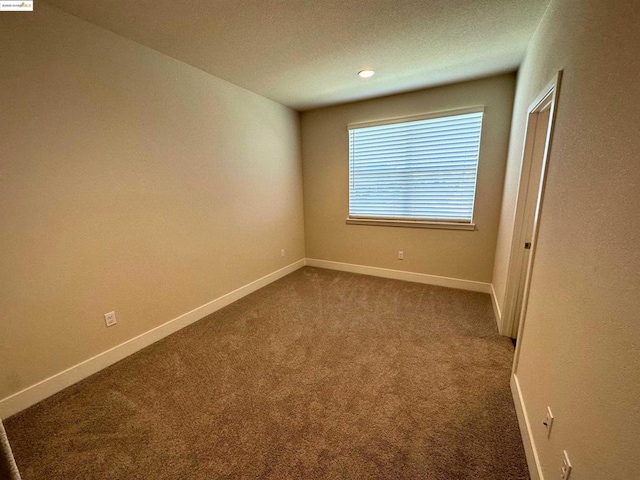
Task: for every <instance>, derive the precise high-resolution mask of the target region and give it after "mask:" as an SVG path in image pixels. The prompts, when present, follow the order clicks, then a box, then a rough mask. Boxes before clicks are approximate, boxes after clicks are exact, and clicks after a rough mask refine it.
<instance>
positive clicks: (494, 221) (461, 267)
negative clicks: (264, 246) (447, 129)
mask: <svg viewBox="0 0 640 480" xmlns="http://www.w3.org/2000/svg"><path fill="white" fill-rule="evenodd" d="M514 85H515V77H514V75H513V74H507V75H501V76H497V77H492V78H487V79H482V80H477V81H472V82H466V83H460V84H456V85H449V86H444V87H439V88H433V89H429V90H422V91H419V92H413V93H406V94H402V95H395V96H391V97H385V98H379V99H374V100H367V101H363V102H357V103H351V104H346V105H340V106H335V107H328V108H322V109H318V110H312V111H308V112H304V113H303V114H302V145H303V172H304V175H303V178H304V210H305V238H306V252H307V257H309V258H315V259H321V260H330V261H336V262H344V263H352V264H357V265H367V266H374V267H382V268H391V269H397V270H404V271H409V272H417V273H425V274H431V275H439V276H445V277H452V278H459V279H464V280H474V281H480V282H490V281H491V273H492V269H493V259H494V252H495V242H496V234H497V230H498V216H499V210H500V199H501V194H502V181H503V177H504V168H505V162H506V154H507V144H508V134H509V124H510V117H511V110H512V105H513V103H512V102H513V94H514ZM478 105H484V106H486V110H485V117H484V121H483V132H482V139H481V146H480V163H479V171H478V186H477V193H476V207H475V223H476V225H477V229H476V230H475V231H459V230H458V231H456V230H437V229H420V228H400V227H380V226H369V225H366V226H365V225H346V224H345V220H346V218H347V215H348V202H349V187H348V185H349V182H348V178H349V165H348V159H349V153H348V147H349V140H348V136H347V125H348V124H349V123H355V122H364V121H370V120H379V119H385V118H393V117H401V116H406V115H417V114H421V113H427V112H437V111H442V110H451V109H456V108H464V107H469V106H478ZM398 250H403V251H404V260H398V259H397V251H398Z"/></svg>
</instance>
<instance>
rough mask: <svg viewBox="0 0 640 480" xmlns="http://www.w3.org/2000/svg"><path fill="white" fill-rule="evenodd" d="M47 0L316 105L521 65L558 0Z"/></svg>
mask: <svg viewBox="0 0 640 480" xmlns="http://www.w3.org/2000/svg"><path fill="white" fill-rule="evenodd" d="M47 3H49V4H51V5H54V6H57V7H59V8H61V9H62V10H65V11H66V12H69V13H71V14H73V15H75V16H77V17H80V18H82V19H84V20H87V21H89V22H92V23H94V24H96V25H99V26H101V27H103V28H106V29H108V30H111V31H113V32H115V33H117V34H119V35H122V36H124V37H127V38H129V39H131V40H134V41H136V42H138V43H141V44H143V45H146V46H148V47H150V48H153V49H155V50H158V51H160V52H162V53H164V54H166V55H169V56H171V57H173V58H176V59H178V60H181V61H183V62H185V63H188V64H190V65H193V66H195V67H198V68H200V69H202V70H204V71H206V72H209V73H211V74H213V75H215V76H217V77H220V78H223V79H225V80H227V81H229V82H232V83H234V84H236V85H239V86H241V87H244V88H246V89H248V90H251V91H253V92H256V93H258V94H260V95H263V96H265V97H268V98H270V99H272V100H275V101H277V102H280V103H282V104H284V105H287V106H289V107H292V108H294V109H296V110H308V109H311V108H315V107H320V106H325V105H330V104H336V103H342V102H347V101H353V100H360V99H364V98H371V97H376V96H381V95H386V94H391V93H398V92H404V91H409V90H415V89H419V88H424V87H429V86H434V85H441V84H443V83H451V82H456V81H461V80H467V79H471V78H477V77H481V76H486V75H491V74H496V73H502V72H506V71H510V70H515V69H516V68H517V67H518V65H519V64H520V62H521V60H522V58H523V56H524V51H525V48H526V46H527V42H528V41H529V38H530V37H531V36H532V34H533V32H534V31H535V29H536V27H537V25H538V22H539V21H540V19H541V18H542V15H543V13H544V10H545V8H546V7H547V4H548V3H549V0H153V1H144V0H142V1H131V0H109V1H96V0H47ZM36 8H37V6H36ZM365 67H370V68H373V69H374V70H376V72H377V73H376V75H375V76H374V77H373V78H371V79H366V80H363V79H360V78H359V77H358V76H357V75H356V73H357V72H358V71H359V70H361V69H363V68H365Z"/></svg>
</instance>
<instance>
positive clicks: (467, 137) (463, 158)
mask: <svg viewBox="0 0 640 480" xmlns="http://www.w3.org/2000/svg"><path fill="white" fill-rule="evenodd" d="M482 115H483V111H482V109H479V108H476V109H470V110H465V111H457V112H448V113H440V114H434V115H423V116H421V117H412V118H410V119H409V118H404V119H397V120H390V121H386V122H377V123H366V124H357V125H349V218H348V219H347V223H368V224H378V225H382V224H384V225H394V224H395V225H402V226H434V227H444V228H463V229H473V224H472V221H473V206H474V198H475V190H476V178H477V172H478V156H479V152H480V131H481V128H482Z"/></svg>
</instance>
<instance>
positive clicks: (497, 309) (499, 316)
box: [491, 283, 508, 336]
mask: <svg viewBox="0 0 640 480" xmlns="http://www.w3.org/2000/svg"><path fill="white" fill-rule="evenodd" d="M491 305H493V313H494V315H495V316H496V325H497V326H498V332H499V333H500V335H504V333H503V332H502V312H501V311H500V304H499V303H498V297H497V296H496V289H495V288H493V283H492V284H491ZM507 336H508V335H507Z"/></svg>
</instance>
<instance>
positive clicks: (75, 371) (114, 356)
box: [0, 258, 306, 419]
mask: <svg viewBox="0 0 640 480" xmlns="http://www.w3.org/2000/svg"><path fill="white" fill-rule="evenodd" d="M305 263H306V262H305V259H304V258H303V259H301V260H298V261H297V262H294V263H292V264H290V265H287V266H286V267H284V268H281V269H280V270H276V271H275V272H273V273H270V274H268V275H265V276H264V277H262V278H259V279H258V280H255V281H253V282H251V283H248V284H247V285H244V286H242V287H240V288H238V289H236V290H233V291H232V292H229V293H227V294H226V295H223V296H221V297H219V298H216V299H215V300H213V301H211V302H209V303H206V304H205V305H202V306H200V307H198V308H196V309H194V310H191V311H190V312H187V313H185V314H183V315H180V316H179V317H177V318H174V319H173V320H169V321H168V322H166V323H163V324H162V325H159V326H157V327H155V328H153V329H151V330H149V331H147V332H145V333H143V334H140V335H138V336H137V337H134V338H132V339H130V340H127V341H126V342H124V343H121V344H120V345H117V346H115V347H113V348H111V349H109V350H107V351H105V352H102V353H100V354H98V355H96V356H95V357H91V358H89V359H88V360H85V361H83V362H81V363H79V364H77V365H74V366H73V367H70V368H68V369H66V370H64V371H62V372H60V373H57V374H55V375H53V376H51V377H49V378H47V379H45V380H42V381H41V382H38V383H36V384H35V385H32V386H30V387H27V388H25V389H24V390H21V391H20V392H17V393H14V394H13V395H10V396H9V397H6V398H4V399H2V400H0V419H5V418H7V417H10V416H11V415H14V414H16V413H18V412H20V411H22V410H24V409H25V408H28V407H30V406H31V405H34V404H36V403H38V402H40V401H41V400H44V399H45V398H47V397H50V396H51V395H53V394H55V393H58V392H59V391H61V390H64V389H65V388H67V387H69V386H71V385H73V384H74V383H77V382H79V381H80V380H83V379H85V378H87V377H88V376H90V375H93V374H94V373H97V372H99V371H100V370H102V369H104V368H106V367H108V366H110V365H113V364H114V363H116V362H118V361H120V360H122V359H123V358H126V357H128V356H129V355H132V354H133V353H135V352H137V351H139V350H142V349H143V348H145V347H148V346H149V345H151V344H152V343H155V342H157V341H158V340H161V339H163V338H164V337H166V336H168V335H171V334H172V333H175V332H177V331H178V330H180V329H182V328H184V327H186V326H187V325H191V324H192V323H194V322H197V321H198V320H200V319H202V318H204V317H206V316H207V315H210V314H212V313H213V312H215V311H217V310H220V309H221V308H223V307H226V306H227V305H229V304H231V303H233V302H235V301H236V300H239V299H241V298H242V297H245V296H247V295H249V294H250V293H253V292H255V291H256V290H259V289H260V288H262V287H265V286H266V285H268V284H270V283H272V282H275V281H276V280H278V279H280V278H282V277H284V276H286V275H288V274H290V273H292V272H294V271H296V270H298V269H299V268H302V267H304V266H305Z"/></svg>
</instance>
